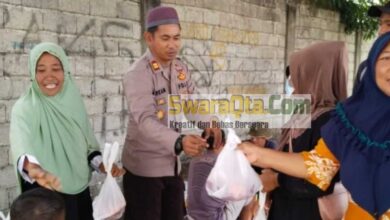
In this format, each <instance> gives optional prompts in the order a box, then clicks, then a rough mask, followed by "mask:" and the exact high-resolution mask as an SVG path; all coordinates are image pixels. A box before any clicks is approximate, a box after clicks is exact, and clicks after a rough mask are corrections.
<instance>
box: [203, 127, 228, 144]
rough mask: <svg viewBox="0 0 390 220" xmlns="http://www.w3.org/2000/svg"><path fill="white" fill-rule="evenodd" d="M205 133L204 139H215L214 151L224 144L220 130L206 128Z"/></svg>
mask: <svg viewBox="0 0 390 220" xmlns="http://www.w3.org/2000/svg"><path fill="white" fill-rule="evenodd" d="M204 132H205V137H204V139H206V140H207V139H208V138H209V137H210V136H213V137H214V146H213V148H214V149H216V148H219V147H220V146H221V145H223V144H224V143H223V140H222V130H221V129H220V128H206V129H204Z"/></svg>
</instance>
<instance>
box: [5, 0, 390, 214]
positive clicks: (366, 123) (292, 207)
mask: <svg viewBox="0 0 390 220" xmlns="http://www.w3.org/2000/svg"><path fill="white" fill-rule="evenodd" d="M368 14H369V16H372V17H378V18H379V20H380V26H379V31H378V35H379V36H378V38H377V39H376V41H375V42H374V44H373V46H372V48H371V50H370V52H369V55H368V57H367V59H366V60H365V61H364V62H363V63H362V64H361V66H360V67H359V72H358V77H356V81H355V86H354V91H353V94H352V95H351V96H350V97H347V85H346V84H347V73H348V51H347V46H346V43H344V42H339V41H331V42H321V43H315V44H313V45H311V46H309V47H306V48H304V49H302V50H299V51H297V52H294V53H293V54H291V56H290V59H289V64H288V68H287V69H288V71H286V74H287V75H286V76H287V78H288V79H289V81H288V84H287V86H288V87H290V88H289V90H291V91H292V93H293V94H310V96H311V100H312V101H311V119H310V128H307V129H297V128H294V124H299V123H303V122H302V121H301V120H302V119H301V118H294V117H292V118H291V120H290V121H289V123H290V125H291V126H290V128H287V129H282V130H281V136H280V138H279V139H278V140H276V139H274V138H273V134H274V133H273V131H270V129H263V128H262V129H259V128H251V129H250V132H249V134H250V136H251V138H250V139H248V140H246V141H243V142H242V143H241V144H240V145H239V146H238V148H239V149H240V150H241V151H242V152H243V153H244V154H245V156H246V158H247V159H248V161H249V162H250V163H251V164H252V165H253V166H254V168H255V170H256V172H257V174H258V177H259V179H260V180H261V182H262V185H263V189H262V190H263V191H264V192H267V194H268V195H267V202H266V212H267V215H268V219H271V220H306V219H307V220H316V219H319V220H320V219H325V217H324V214H323V213H322V211H323V210H322V208H321V205H319V204H320V200H321V198H325V197H327V196H329V195H331V194H332V192H333V191H334V187H335V185H336V184H341V183H342V184H343V185H344V187H345V189H346V192H348V193H347V194H346V195H348V197H347V200H348V207H347V208H346V210H344V211H343V212H342V214H341V216H337V217H335V219H342V218H344V219H346V220H351V219H354V220H355V219H363V220H366V219H367V220H368V219H389V218H390V190H388V188H387V185H389V184H390V177H389V176H388V175H387V171H389V170H390V149H389V148H390V139H389V137H390V126H389V123H388V121H387V120H388V119H389V118H390V115H389V114H390V109H388V108H390V105H389V104H390V102H389V101H390V98H389V97H390V33H387V32H389V31H390V25H389V23H390V19H389V18H390V3H387V4H386V5H384V6H373V7H371V8H370V10H369V12H368ZM145 25H146V32H145V33H144V39H145V42H146V44H147V46H148V50H147V51H146V52H145V54H143V55H142V56H141V57H140V58H139V59H138V60H137V61H136V62H135V63H133V64H132V65H131V67H130V69H129V71H128V72H127V73H126V75H125V76H124V80H123V87H124V94H125V97H126V100H127V104H128V113H129V120H128V125H127V135H126V138H125V142H124V148H123V152H122V160H121V161H122V165H123V168H121V166H119V165H114V166H113V168H112V170H110V171H106V170H105V168H104V165H103V163H102V156H101V153H100V147H99V143H98V141H97V140H96V138H95V135H94V133H93V130H92V128H91V125H90V121H89V119H88V115H87V111H86V109H85V106H84V103H83V100H82V97H81V95H80V93H79V90H78V88H77V87H76V85H75V83H74V80H73V77H72V73H71V70H70V65H69V62H68V58H67V55H66V53H65V51H64V50H63V48H61V47H60V46H58V45H56V44H54V43H48V42H44V43H40V44H38V45H36V46H35V47H34V48H33V49H32V50H31V51H30V55H29V67H28V70H29V74H30V77H31V86H30V87H29V88H28V89H27V92H26V93H25V94H24V95H22V96H21V97H20V98H19V100H18V101H17V102H16V103H15V105H14V106H13V109H12V115H11V127H10V142H11V152H12V157H13V162H14V166H15V172H16V175H17V180H18V183H19V187H20V190H21V192H22V194H21V195H20V196H19V197H18V198H17V199H16V200H15V201H14V202H13V204H12V206H11V219H12V220H21V219H30V220H35V219H41V220H46V219H47V220H49V219H53V220H54V219H56V220H57V219H58V220H62V219H67V220H88V219H93V217H92V212H93V210H92V199H91V195H90V191H89V182H90V179H91V171H92V170H95V171H97V172H100V173H105V172H111V174H112V175H113V176H114V177H119V176H123V194H124V196H125V199H126V209H125V214H124V219H126V220H136V219H144V220H158V219H162V220H164V219H167V220H182V219H184V217H185V216H187V218H188V219H194V220H208V219H210V220H233V219H243V220H249V219H253V218H254V217H255V216H256V213H257V212H258V210H259V206H258V201H257V196H256V195H253V197H250V198H247V199H246V200H243V201H224V200H221V199H218V198H214V197H212V196H210V195H208V193H207V191H206V189H205V184H206V180H207V177H208V175H209V173H210V172H211V170H212V168H213V166H214V164H215V161H216V160H217V158H218V155H219V153H220V152H221V151H222V150H223V146H224V144H225V138H224V137H225V135H226V134H225V132H224V131H223V130H221V129H220V128H218V127H210V128H205V129H204V131H203V135H198V134H182V132H181V130H180V129H175V128H170V127H169V126H168V111H167V108H168V102H169V100H168V95H169V94H194V93H196V87H195V83H194V81H193V79H192V77H191V74H190V71H189V69H188V67H187V65H186V64H185V63H184V62H183V61H182V60H180V59H179V58H177V54H178V52H179V50H180V47H181V26H180V21H179V18H178V14H177V12H176V10H175V9H174V8H172V7H165V6H160V7H156V8H153V9H151V10H150V11H149V13H148V15H147V18H146V22H145ZM182 153H184V154H186V155H187V156H190V157H192V160H191V163H190V167H189V173H188V200H187V201H185V196H184V190H185V185H184V181H183V179H182V177H181V175H180V172H181V165H180V159H179V155H180V154H182ZM328 211H329V210H328Z"/></svg>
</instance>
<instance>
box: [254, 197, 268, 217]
mask: <svg viewBox="0 0 390 220" xmlns="http://www.w3.org/2000/svg"><path fill="white" fill-rule="evenodd" d="M266 199H267V193H263V192H261V191H260V193H259V207H260V208H259V211H257V214H256V216H255V217H254V218H253V220H267V215H266V214H265V201H266Z"/></svg>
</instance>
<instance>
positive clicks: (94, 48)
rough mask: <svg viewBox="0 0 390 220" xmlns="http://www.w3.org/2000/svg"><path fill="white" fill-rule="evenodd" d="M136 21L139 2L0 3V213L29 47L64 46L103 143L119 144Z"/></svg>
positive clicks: (12, 183) (10, 185) (10, 193)
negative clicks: (14, 114) (14, 108)
mask: <svg viewBox="0 0 390 220" xmlns="http://www.w3.org/2000/svg"><path fill="white" fill-rule="evenodd" d="M140 20H141V19H140V1H139V0H77V1H66V0H1V1H0V140H1V141H0V211H2V210H6V209H8V207H9V205H10V203H11V202H12V201H13V199H14V198H15V196H16V195H17V189H16V180H15V175H14V170H13V166H12V165H11V163H10V161H9V158H10V156H9V138H8V135H9V122H10V112H11V109H12V105H13V103H14V102H15V101H16V100H17V98H18V97H19V96H20V95H21V94H22V93H23V92H25V90H26V88H27V87H28V85H29V74H28V52H29V51H30V49H31V48H32V47H33V46H34V45H35V44H37V43H39V42H42V41H51V42H55V43H58V44H59V45H61V46H62V47H63V48H65V50H66V52H67V53H68V55H69V58H70V64H71V71H72V75H73V77H74V79H75V81H76V83H77V85H78V86H79V88H80V91H81V94H82V95H83V97H84V101H85V105H86V107H87V111H88V114H89V116H90V119H91V123H92V126H93V129H94V131H95V133H96V137H97V138H98V140H99V141H100V143H101V146H103V145H104V142H106V141H109V142H111V141H119V143H121V144H123V140H124V135H125V132H126V130H125V127H126V123H125V120H126V115H125V113H126V108H127V106H126V103H125V101H124V98H123V95H122V92H123V88H122V75H123V74H125V72H126V71H127V69H128V68H129V67H130V65H131V63H132V62H133V61H134V60H135V59H136V58H138V57H139V56H140V55H141V53H142V51H141V44H140V38H141V24H140ZM95 179H96V178H95ZM92 184H93V183H92Z"/></svg>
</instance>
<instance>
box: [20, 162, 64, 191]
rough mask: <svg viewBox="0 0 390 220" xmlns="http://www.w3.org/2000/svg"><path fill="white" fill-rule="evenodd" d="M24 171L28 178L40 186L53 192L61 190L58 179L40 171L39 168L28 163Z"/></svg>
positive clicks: (44, 171)
mask: <svg viewBox="0 0 390 220" xmlns="http://www.w3.org/2000/svg"><path fill="white" fill-rule="evenodd" d="M26 170H27V172H28V175H29V176H30V178H31V179H33V180H35V181H37V183H38V184H39V185H40V186H42V187H45V188H47V189H50V190H55V191H60V190H61V182H60V180H59V179H58V177H56V176H55V175H53V174H51V173H49V172H47V171H46V170H44V169H42V168H41V166H39V165H37V164H33V163H29V164H28V166H27V167H26Z"/></svg>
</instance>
